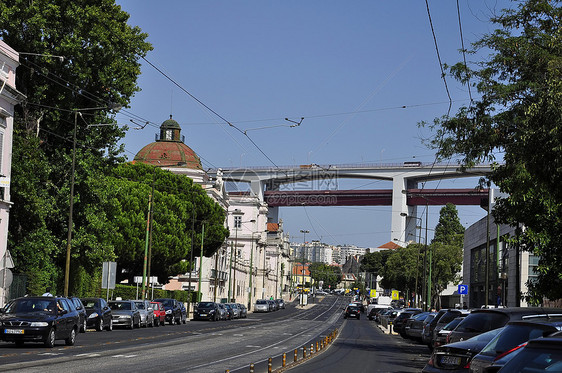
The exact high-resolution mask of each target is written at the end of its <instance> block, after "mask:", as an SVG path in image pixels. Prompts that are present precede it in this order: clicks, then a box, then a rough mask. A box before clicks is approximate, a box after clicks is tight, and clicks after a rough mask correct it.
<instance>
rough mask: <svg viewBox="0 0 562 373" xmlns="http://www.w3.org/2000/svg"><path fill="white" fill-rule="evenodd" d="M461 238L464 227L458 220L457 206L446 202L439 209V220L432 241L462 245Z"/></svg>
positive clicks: (462, 237)
mask: <svg viewBox="0 0 562 373" xmlns="http://www.w3.org/2000/svg"><path fill="white" fill-rule="evenodd" d="M463 239H464V227H463V226H462V224H461V221H460V220H459V213H458V211H457V208H456V206H455V205H453V204H452V203H447V204H446V205H445V206H444V207H442V208H441V210H440V211H439V222H438V223H437V225H436V226H435V234H434V236H433V240H432V242H440V243H443V244H449V245H456V246H461V247H462V245H463Z"/></svg>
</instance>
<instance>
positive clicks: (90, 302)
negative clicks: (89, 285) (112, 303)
mask: <svg viewBox="0 0 562 373" xmlns="http://www.w3.org/2000/svg"><path fill="white" fill-rule="evenodd" d="M82 303H84V307H85V308H87V309H93V308H96V307H99V301H98V300H95V299H84V300H83V301H82Z"/></svg>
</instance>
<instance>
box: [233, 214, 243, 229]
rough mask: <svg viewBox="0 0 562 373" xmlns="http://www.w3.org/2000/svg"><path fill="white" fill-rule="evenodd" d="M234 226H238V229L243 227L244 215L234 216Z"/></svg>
mask: <svg viewBox="0 0 562 373" xmlns="http://www.w3.org/2000/svg"><path fill="white" fill-rule="evenodd" d="M234 228H236V229H238V228H242V217H241V216H235V217H234Z"/></svg>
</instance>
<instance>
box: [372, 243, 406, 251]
mask: <svg viewBox="0 0 562 373" xmlns="http://www.w3.org/2000/svg"><path fill="white" fill-rule="evenodd" d="M401 248H402V246H400V245H398V244H395V243H394V242H392V241H390V242H387V243H385V244H383V245H380V246H379V247H378V249H390V250H396V249H401Z"/></svg>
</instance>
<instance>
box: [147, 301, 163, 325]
mask: <svg viewBox="0 0 562 373" xmlns="http://www.w3.org/2000/svg"><path fill="white" fill-rule="evenodd" d="M150 305H151V307H152V312H153V313H154V325H156V326H160V325H162V326H164V325H166V310H165V309H164V305H163V304H162V303H160V302H150Z"/></svg>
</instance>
